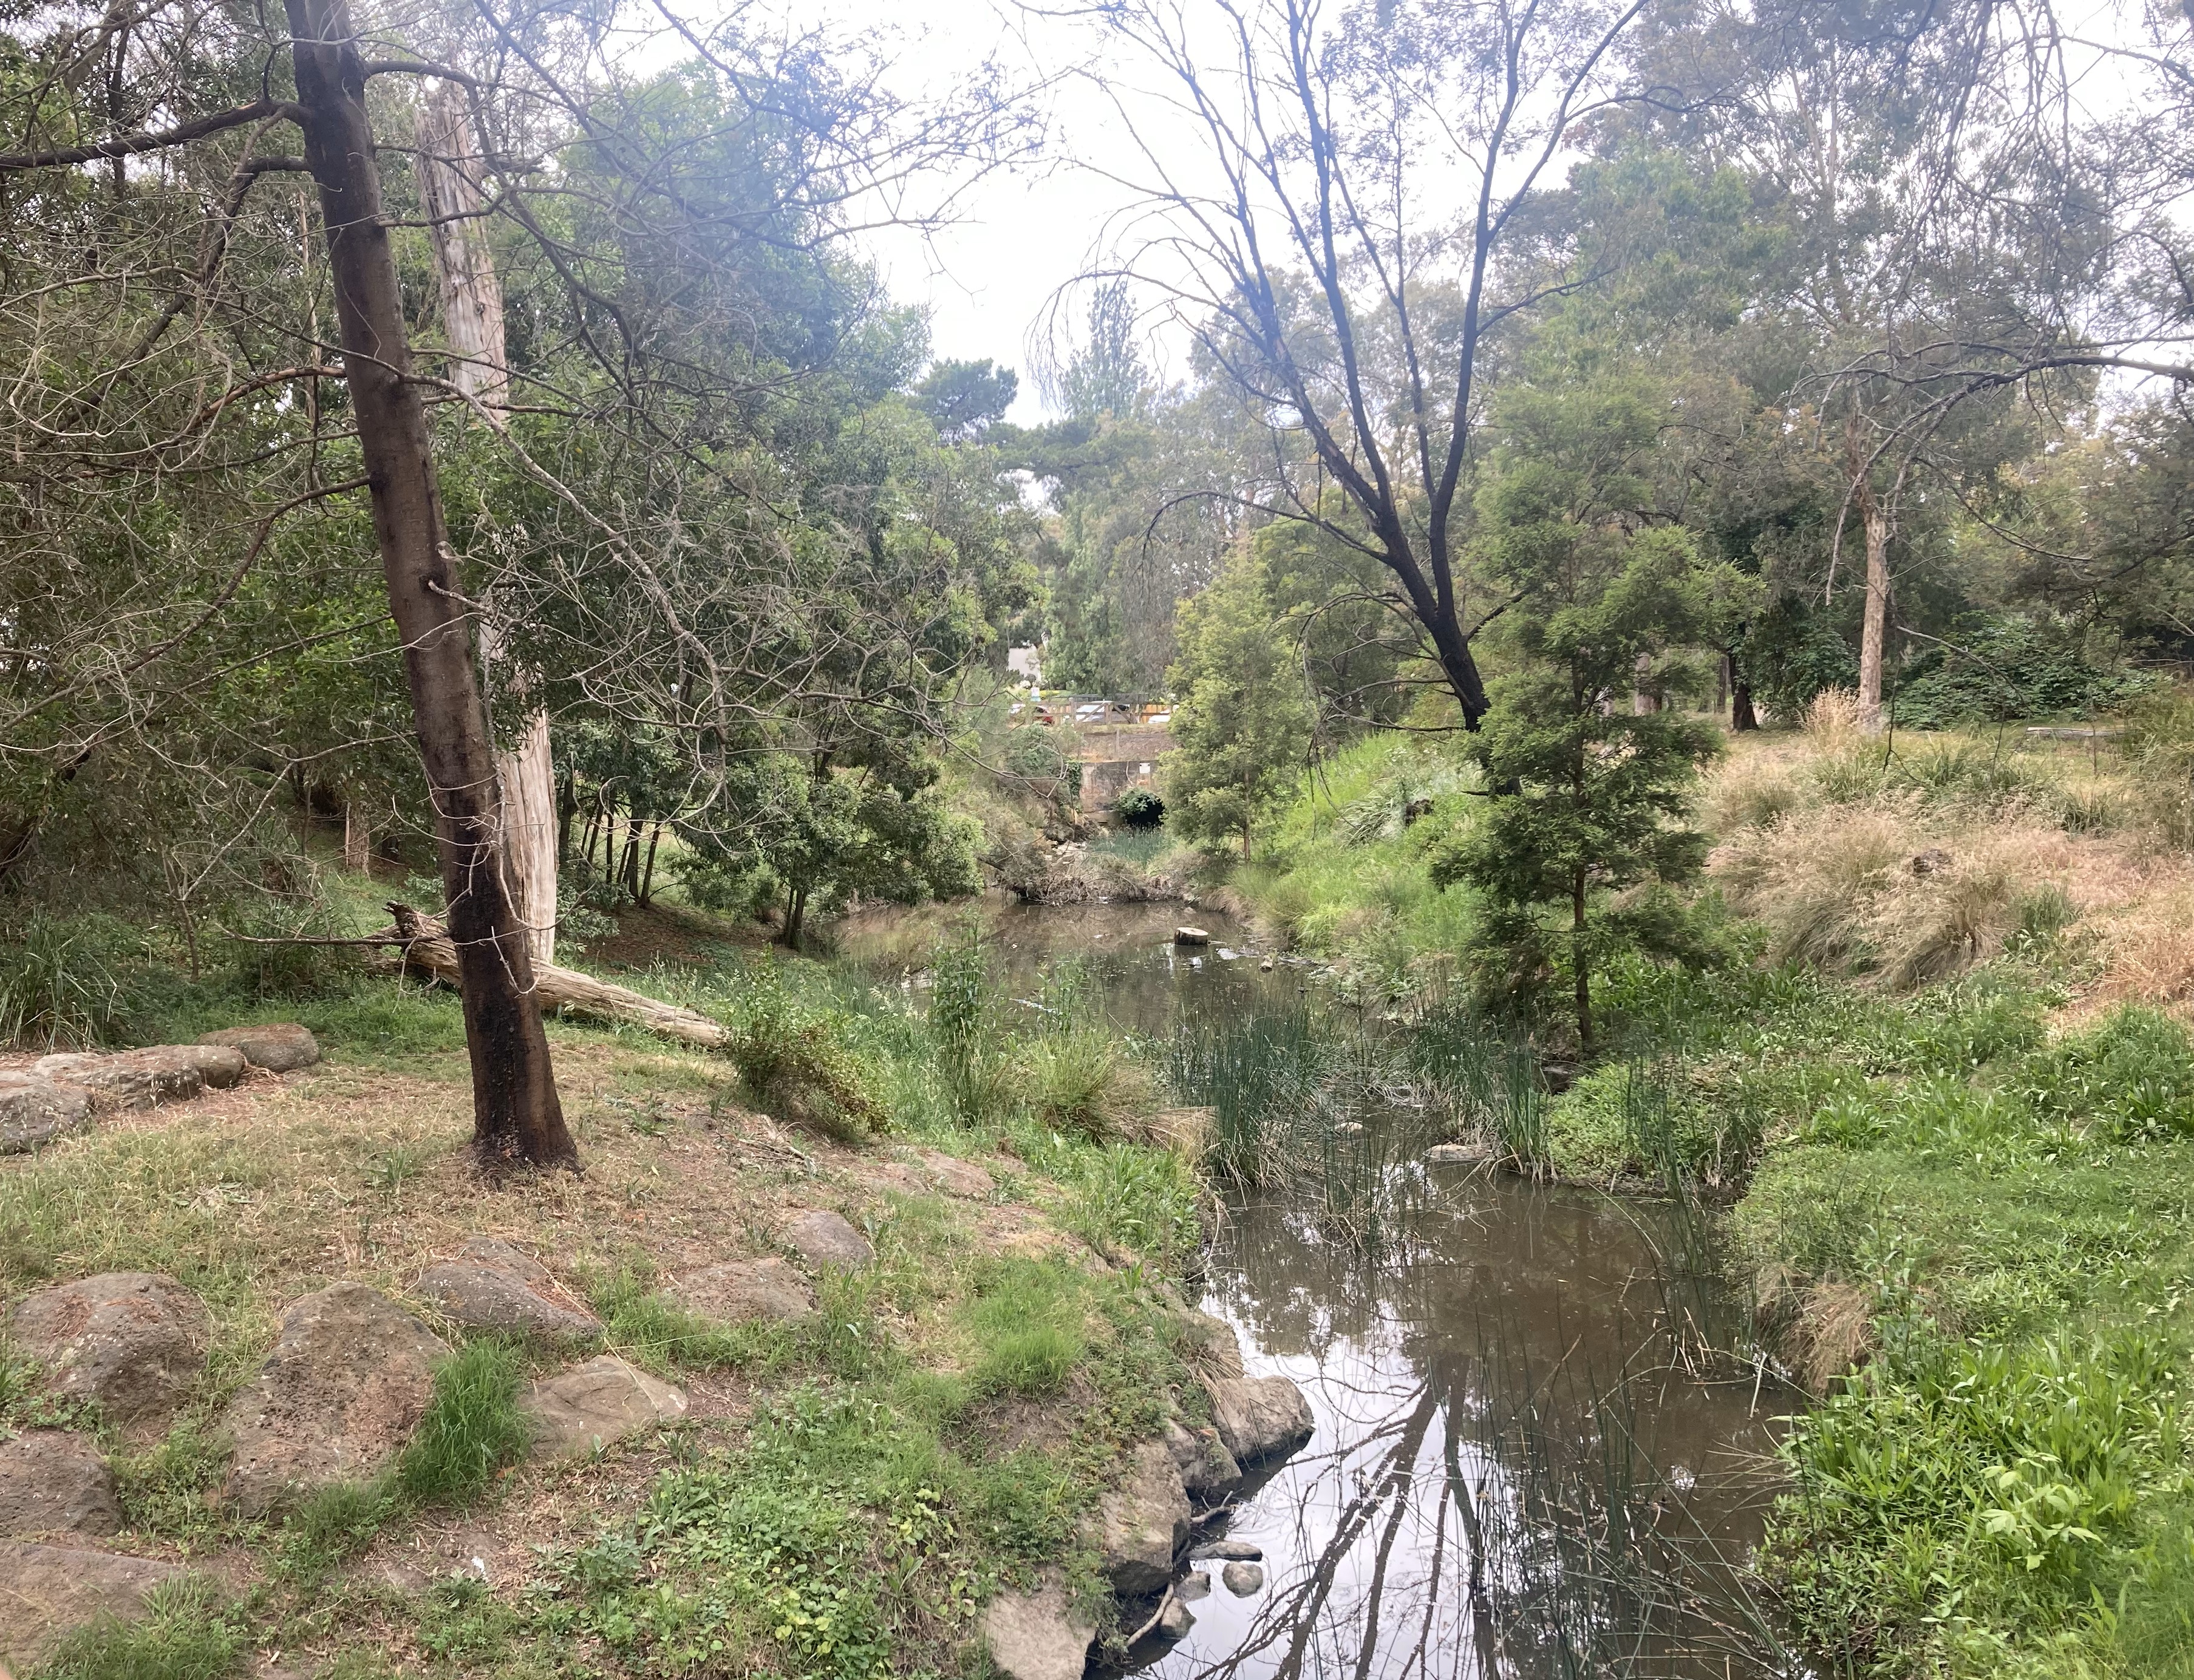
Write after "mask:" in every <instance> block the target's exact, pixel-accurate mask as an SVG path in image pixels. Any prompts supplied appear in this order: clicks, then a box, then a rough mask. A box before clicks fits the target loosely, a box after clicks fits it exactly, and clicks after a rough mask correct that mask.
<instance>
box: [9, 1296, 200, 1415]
mask: <svg viewBox="0 0 2194 1680" xmlns="http://www.w3.org/2000/svg"><path fill="white" fill-rule="evenodd" d="M8 1329H9V1336H10V1337H11V1338H12V1339H13V1340H14V1344H15V1346H16V1349H17V1350H18V1351H19V1352H21V1353H25V1354H27V1355H29V1356H30V1357H31V1358H32V1359H34V1360H36V1361H37V1364H38V1367H39V1369H40V1370H41V1371H42V1372H43V1375H44V1379H45V1384H46V1386H47V1388H48V1389H49V1390H52V1392H54V1393H55V1394H57V1395H59V1396H61V1397H62V1398H63V1399H66V1400H95V1401H97V1402H99V1404H100V1407H101V1409H102V1410H103V1411H105V1412H106V1415H107V1416H108V1417H110V1418H112V1419H113V1420H114V1421H115V1422H116V1423H118V1424H120V1425H123V1428H125V1429H127V1430H129V1431H131V1432H132V1433H134V1434H157V1433H158V1431H161V1430H164V1429H165V1428H166V1427H167V1425H168V1419H170V1418H172V1417H173V1416H174V1415H175V1408H177V1407H179V1406H181V1404H182V1402H183V1398H184V1396H185V1395H186V1394H187V1392H188V1391H189V1389H190V1385H191V1383H192V1379H195V1378H196V1376H197V1375H198V1363H199V1358H200V1356H201V1354H202V1353H203V1351H204V1347H205V1337H206V1310H205V1306H204V1304H203V1303H202V1302H201V1301H200V1300H199V1299H198V1297H197V1296H196V1295H193V1294H192V1293H191V1292H190V1291H189V1290H187V1289H186V1288H184V1287H183V1286H182V1285H181V1284H180V1283H178V1282H175V1279H174V1278H172V1277H163V1276H160V1275H159V1274H158V1272H146V1271H110V1272H101V1274H100V1275H99V1276H96V1277H80V1278H78V1280H77V1281H76V1282H73V1283H61V1284H56V1285H55V1286H54V1287H52V1288H50V1289H39V1290H36V1291H34V1292H32V1293H31V1294H28V1295H26V1296H25V1297H24V1298H23V1299H22V1300H20V1302H18V1303H17V1304H16V1306H15V1310H14V1313H13V1314H12V1315H11V1316H10V1317H9V1321H8Z"/></svg>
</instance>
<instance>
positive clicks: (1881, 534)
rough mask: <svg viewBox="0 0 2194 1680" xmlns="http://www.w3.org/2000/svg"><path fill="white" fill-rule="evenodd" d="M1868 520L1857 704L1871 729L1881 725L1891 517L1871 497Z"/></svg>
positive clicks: (1865, 503) (1865, 497)
mask: <svg viewBox="0 0 2194 1680" xmlns="http://www.w3.org/2000/svg"><path fill="white" fill-rule="evenodd" d="M1860 503H1861V506H1862V507H1863V509H1864V513H1865V516H1866V615H1865V616H1864V618H1863V619H1862V620H1861V621H1860V624H1859V637H1858V703H1859V709H1860V711H1861V712H1862V713H1863V714H1864V716H1865V718H1866V720H1867V725H1868V727H1869V728H1879V727H1881V644H1882V639H1883V637H1884V635H1885V634H1887V630H1888V628H1889V516H1888V515H1887V513H1884V512H1883V511H1882V509H1881V505H1880V504H1879V503H1877V502H1875V499H1874V497H1873V496H1872V495H1871V494H1870V493H1865V494H1862V496H1861V498H1860Z"/></svg>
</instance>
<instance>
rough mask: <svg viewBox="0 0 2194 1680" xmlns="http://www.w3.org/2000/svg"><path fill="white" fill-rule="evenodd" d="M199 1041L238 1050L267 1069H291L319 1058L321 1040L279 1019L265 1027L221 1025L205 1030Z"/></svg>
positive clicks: (254, 1062) (278, 1070)
mask: <svg viewBox="0 0 2194 1680" xmlns="http://www.w3.org/2000/svg"><path fill="white" fill-rule="evenodd" d="M198 1042H199V1043H200V1044H216V1045H225V1046H227V1047H228V1048H230V1049H232V1050H238V1051H241V1052H243V1054H244V1060H245V1061H247V1062H249V1063H250V1064H251V1065H252V1066H253V1067H255V1068H264V1069H267V1071H268V1072H269V1073H277V1074H286V1073H293V1072H295V1071H296V1069H299V1068H309V1067H311V1066H312V1065H313V1063H315V1062H317V1061H319V1059H320V1041H319V1040H318V1039H316V1038H314V1037H313V1035H312V1034H311V1033H310V1032H309V1031H308V1030H307V1029H305V1028H303V1027H301V1026H299V1025H298V1024H297V1023H296V1022H295V1021H278V1022H275V1023H273V1024H271V1025H268V1026H264V1027H224V1028H222V1029H221V1031H219V1032H217V1033H208V1034H206V1035H204V1037H202V1038H201V1039H199V1040H198Z"/></svg>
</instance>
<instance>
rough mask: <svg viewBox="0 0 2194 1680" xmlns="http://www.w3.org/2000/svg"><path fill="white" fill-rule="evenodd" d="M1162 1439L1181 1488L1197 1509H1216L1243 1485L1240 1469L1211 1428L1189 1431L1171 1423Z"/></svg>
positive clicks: (1169, 1420) (1207, 1426)
mask: <svg viewBox="0 0 2194 1680" xmlns="http://www.w3.org/2000/svg"><path fill="white" fill-rule="evenodd" d="M1163 1440H1164V1442H1165V1447H1166V1452H1167V1453H1168V1454H1169V1455H1170V1456H1171V1458H1172V1459H1173V1465H1174V1468H1175V1470H1177V1471H1180V1485H1181V1486H1182V1487H1183V1488H1186V1490H1187V1493H1188V1496H1189V1498H1190V1499H1193V1500H1195V1501H1196V1502H1197V1503H1198V1505H1217V1504H1218V1503H1219V1502H1220V1500H1221V1499H1225V1498H1226V1496H1227V1495H1228V1494H1231V1493H1232V1492H1233V1491H1234V1490H1235V1489H1236V1488H1238V1487H1240V1486H1241V1485H1242V1467H1241V1465H1238V1464H1236V1463H1235V1462H1234V1455H1233V1454H1232V1453H1229V1452H1228V1451H1227V1450H1226V1444H1225V1443H1224V1442H1221V1441H1220V1438H1219V1431H1217V1430H1215V1429H1213V1428H1211V1427H1210V1426H1209V1425H1204V1426H1203V1427H1202V1428H1198V1429H1190V1428H1188V1427H1187V1426H1186V1425H1183V1424H1179V1423H1176V1422H1175V1421H1174V1420H1173V1419H1167V1420H1166V1426H1165V1434H1164V1436H1163Z"/></svg>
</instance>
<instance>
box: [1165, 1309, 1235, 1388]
mask: <svg viewBox="0 0 2194 1680" xmlns="http://www.w3.org/2000/svg"><path fill="white" fill-rule="evenodd" d="M1180 1350H1181V1351H1182V1352H1183V1353H1184V1354H1186V1356H1188V1359H1189V1362H1190V1363H1191V1364H1192V1365H1196V1366H1198V1367H1199V1368H1202V1370H1203V1372H1204V1373H1206V1374H1207V1375H1210V1376H1215V1377H1238V1376H1240V1375H1241V1374H1242V1339H1241V1338H1240V1337H1239V1336H1238V1335H1236V1334H1235V1333H1234V1327H1233V1326H1232V1325H1231V1324H1229V1323H1228V1322H1226V1320H1225V1319H1223V1318H1215V1317H1214V1316H1212V1315H1211V1314H1209V1313H1208V1312H1187V1313H1184V1314H1182V1315H1181V1320H1180Z"/></svg>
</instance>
